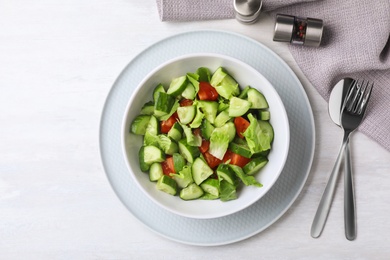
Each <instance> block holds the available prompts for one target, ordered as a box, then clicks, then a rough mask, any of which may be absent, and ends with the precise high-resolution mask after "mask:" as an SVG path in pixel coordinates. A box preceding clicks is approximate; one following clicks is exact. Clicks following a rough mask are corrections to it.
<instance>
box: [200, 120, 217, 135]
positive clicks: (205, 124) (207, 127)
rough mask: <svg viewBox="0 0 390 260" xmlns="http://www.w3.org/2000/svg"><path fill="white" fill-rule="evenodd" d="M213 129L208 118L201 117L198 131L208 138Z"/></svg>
mask: <svg viewBox="0 0 390 260" xmlns="http://www.w3.org/2000/svg"><path fill="white" fill-rule="evenodd" d="M214 129H215V127H214V126H213V125H212V124H211V123H210V122H209V121H208V120H206V119H203V121H202V124H201V125H200V131H201V133H202V137H203V138H204V139H206V140H210V137H211V133H212V132H213V131H214Z"/></svg>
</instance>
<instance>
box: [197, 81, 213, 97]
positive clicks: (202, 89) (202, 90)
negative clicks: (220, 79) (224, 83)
mask: <svg viewBox="0 0 390 260" xmlns="http://www.w3.org/2000/svg"><path fill="white" fill-rule="evenodd" d="M198 97H199V99H200V100H208V101H215V100H217V99H218V92H217V90H215V88H214V87H213V86H211V84H210V83H208V82H205V81H201V82H199V91H198Z"/></svg>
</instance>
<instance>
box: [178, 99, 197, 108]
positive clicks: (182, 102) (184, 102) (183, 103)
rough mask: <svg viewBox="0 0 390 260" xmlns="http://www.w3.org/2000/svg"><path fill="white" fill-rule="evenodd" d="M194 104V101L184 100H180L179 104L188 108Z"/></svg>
mask: <svg viewBox="0 0 390 260" xmlns="http://www.w3.org/2000/svg"><path fill="white" fill-rule="evenodd" d="M193 103H194V101H192V100H191V99H182V100H180V102H179V104H180V106H181V107H188V106H192V104H193Z"/></svg>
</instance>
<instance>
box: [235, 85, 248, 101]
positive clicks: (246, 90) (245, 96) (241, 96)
mask: <svg viewBox="0 0 390 260" xmlns="http://www.w3.org/2000/svg"><path fill="white" fill-rule="evenodd" d="M249 89H251V87H250V86H246V87H245V88H244V89H243V90H242V91H241V93H240V95H239V96H238V97H239V98H242V99H245V98H247V97H248V90H249Z"/></svg>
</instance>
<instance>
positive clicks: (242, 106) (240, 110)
mask: <svg viewBox="0 0 390 260" xmlns="http://www.w3.org/2000/svg"><path fill="white" fill-rule="evenodd" d="M251 105H252V104H251V102H249V101H247V100H245V99H241V98H238V97H232V98H231V99H230V106H229V116H230V117H239V116H242V115H244V114H245V113H246V112H248V110H249V108H250V107H251Z"/></svg>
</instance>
